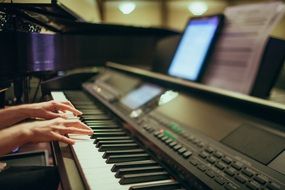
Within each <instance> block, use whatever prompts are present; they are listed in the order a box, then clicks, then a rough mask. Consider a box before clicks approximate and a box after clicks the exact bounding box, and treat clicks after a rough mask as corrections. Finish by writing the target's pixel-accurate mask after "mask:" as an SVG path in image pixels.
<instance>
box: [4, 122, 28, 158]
mask: <svg viewBox="0 0 285 190" xmlns="http://www.w3.org/2000/svg"><path fill="white" fill-rule="evenodd" d="M28 138H29V137H28V136H27V134H25V133H24V132H23V130H21V128H19V127H17V126H13V127H10V128H7V129H3V130H1V131H0V139H1V140H0V155H3V154H7V153H9V152H11V151H12V150H14V149H15V148H17V147H20V146H22V145H23V144H25V143H27V142H28Z"/></svg>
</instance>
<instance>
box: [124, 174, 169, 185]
mask: <svg viewBox="0 0 285 190" xmlns="http://www.w3.org/2000/svg"><path fill="white" fill-rule="evenodd" d="M166 179H169V175H168V173H167V172H154V173H143V174H130V175H123V176H122V178H121V179H120V181H119V183H120V184H122V185H124V184H132V183H141V182H149V181H158V180H166Z"/></svg>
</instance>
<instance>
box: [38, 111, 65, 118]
mask: <svg viewBox="0 0 285 190" xmlns="http://www.w3.org/2000/svg"><path fill="white" fill-rule="evenodd" d="M58 117H62V118H66V116H65V115H64V114H61V113H54V112H51V111H47V112H45V113H44V116H43V118H45V119H55V118H58Z"/></svg>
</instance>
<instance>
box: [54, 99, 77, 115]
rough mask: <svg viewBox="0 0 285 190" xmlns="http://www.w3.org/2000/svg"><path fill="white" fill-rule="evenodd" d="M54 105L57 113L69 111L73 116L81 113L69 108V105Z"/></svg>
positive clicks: (58, 103) (56, 103)
mask: <svg viewBox="0 0 285 190" xmlns="http://www.w3.org/2000/svg"><path fill="white" fill-rule="evenodd" d="M54 104H55V107H56V109H57V111H71V112H72V113H73V114H74V115H82V112H81V111H79V110H77V109H75V108H74V107H72V106H69V105H66V104H64V103H60V102H55V103H54Z"/></svg>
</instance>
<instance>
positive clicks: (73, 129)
mask: <svg viewBox="0 0 285 190" xmlns="http://www.w3.org/2000/svg"><path fill="white" fill-rule="evenodd" d="M22 125H23V126H19V128H20V130H21V131H22V133H23V135H24V137H25V138H26V139H27V142H32V143H38V142H48V141H61V142H64V143H67V144H74V143H75V141H74V140H72V139H70V138H68V137H66V136H65V135H66V134H84V135H91V134H93V131H92V129H90V128H89V127H88V126H87V125H85V124H84V123H82V122H81V121H79V120H74V119H72V120H67V119H63V118H56V119H51V120H46V121H35V122H29V123H25V124H22Z"/></svg>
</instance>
